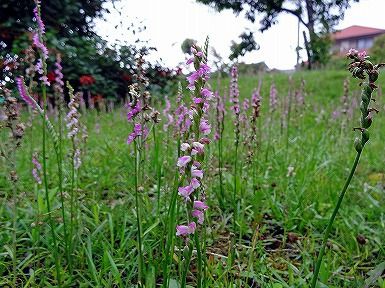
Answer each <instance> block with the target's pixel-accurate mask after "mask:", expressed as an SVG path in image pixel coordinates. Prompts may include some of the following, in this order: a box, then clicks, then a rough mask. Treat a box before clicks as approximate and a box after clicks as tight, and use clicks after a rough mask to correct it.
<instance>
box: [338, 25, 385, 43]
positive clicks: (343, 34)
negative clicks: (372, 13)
mask: <svg viewBox="0 0 385 288" xmlns="http://www.w3.org/2000/svg"><path fill="white" fill-rule="evenodd" d="M383 33H385V30H384V29H377V28H371V27H364V26H358V25H354V26H350V27H348V28H345V29H342V30H340V31H337V32H335V33H333V35H332V39H334V40H343V39H349V38H355V37H362V36H371V35H378V34H383Z"/></svg>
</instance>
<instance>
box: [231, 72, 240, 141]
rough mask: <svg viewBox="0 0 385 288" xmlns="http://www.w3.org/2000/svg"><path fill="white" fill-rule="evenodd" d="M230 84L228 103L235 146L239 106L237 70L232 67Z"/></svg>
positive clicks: (237, 138)
mask: <svg viewBox="0 0 385 288" xmlns="http://www.w3.org/2000/svg"><path fill="white" fill-rule="evenodd" d="M230 74H231V75H230V76H231V83H230V102H231V103H232V106H231V110H232V111H233V112H234V116H235V121H234V125H235V128H234V132H235V144H236V145H238V143H239V136H240V132H241V131H240V129H239V125H240V119H239V118H240V113H241V110H240V106H239V88H238V68H237V66H235V65H234V66H233V67H232V68H231V72H230Z"/></svg>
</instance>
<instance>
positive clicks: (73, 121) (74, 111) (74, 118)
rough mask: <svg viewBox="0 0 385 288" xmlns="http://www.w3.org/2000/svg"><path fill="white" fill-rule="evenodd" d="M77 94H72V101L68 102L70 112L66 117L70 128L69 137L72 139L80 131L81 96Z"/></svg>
mask: <svg viewBox="0 0 385 288" xmlns="http://www.w3.org/2000/svg"><path fill="white" fill-rule="evenodd" d="M76 95H77V94H75V95H71V96H72V97H71V99H70V102H69V103H68V108H69V112H68V113H67V117H66V119H65V120H66V122H67V124H66V126H67V129H68V134H67V137H68V138H70V139H74V138H75V137H76V135H77V134H78V133H79V117H80V114H79V111H78V109H79V98H78V97H76Z"/></svg>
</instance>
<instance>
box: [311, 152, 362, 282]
mask: <svg viewBox="0 0 385 288" xmlns="http://www.w3.org/2000/svg"><path fill="white" fill-rule="evenodd" d="M361 153H362V151H361V152H357V155H356V158H355V160H354V163H353V166H352V169H351V170H350V174H349V177H348V178H347V179H346V182H345V185H344V187H343V189H342V191H341V193H340V196H339V197H338V201H337V204H336V206H335V207H334V211H333V214H332V216H331V217H330V220H329V223H328V226H327V227H326V230H325V234H324V237H323V241H322V247H321V250H320V252H319V254H318V259H317V263H316V266H315V270H314V274H313V279H312V283H311V288H315V287H316V285H317V280H318V274H319V271H320V268H321V264H322V257H323V256H324V254H325V248H326V244H327V241H328V239H329V234H330V232H331V229H332V225H333V222H334V219H335V218H336V216H337V213H338V210H339V209H340V206H341V203H342V200H343V199H344V196H345V193H346V190H347V189H348V187H349V184H350V181H351V180H352V178H353V175H354V172H355V171H356V168H357V165H358V161H359V160H360V156H361Z"/></svg>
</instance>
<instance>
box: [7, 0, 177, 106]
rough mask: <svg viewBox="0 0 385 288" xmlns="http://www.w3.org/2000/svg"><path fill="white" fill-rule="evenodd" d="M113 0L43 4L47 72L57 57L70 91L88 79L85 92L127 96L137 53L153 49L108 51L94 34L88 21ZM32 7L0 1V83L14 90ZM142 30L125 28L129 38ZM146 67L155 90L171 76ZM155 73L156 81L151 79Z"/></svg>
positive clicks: (26, 1)
mask: <svg viewBox="0 0 385 288" xmlns="http://www.w3.org/2000/svg"><path fill="white" fill-rule="evenodd" d="M112 1H117V0H93V1H90V0H49V1H48V0H45V1H43V2H42V5H41V10H42V18H43V21H44V24H45V27H46V35H45V36H46V37H45V40H46V44H47V47H48V49H49V50H50V59H49V61H47V63H48V72H52V71H53V70H54V66H53V63H54V61H55V54H56V53H60V54H61V56H62V66H63V74H64V77H65V80H69V81H70V82H71V85H72V86H73V87H74V88H75V89H81V88H82V87H81V86H82V85H81V83H80V78H81V77H82V76H92V79H94V83H93V84H92V85H89V86H88V87H87V89H88V90H89V91H90V92H91V93H92V94H93V95H95V96H96V95H99V96H102V97H104V98H115V99H116V98H120V97H125V95H126V94H127V89H128V85H129V84H131V82H132V80H133V78H132V75H133V73H134V72H135V69H136V58H137V56H138V54H139V53H143V54H148V53H149V51H151V50H153V49H154V48H153V47H147V43H146V42H142V41H140V40H139V39H138V40H136V41H135V43H127V42H121V43H120V45H113V46H112V47H111V46H110V45H108V43H107V42H106V41H105V40H103V39H102V38H101V37H100V36H98V35H97V34H96V33H95V31H94V29H93V28H94V24H93V23H94V22H93V20H94V19H95V18H97V17H103V13H109V11H108V10H106V9H104V8H103V4H104V3H106V2H112ZM33 8H34V1H32V0H20V1H13V0H1V1H0V84H4V82H7V85H8V86H9V87H13V86H14V85H13V83H12V79H13V78H14V76H15V75H18V74H20V73H23V71H25V68H26V67H24V63H23V61H22V60H21V59H22V58H23V57H24V56H25V51H27V48H28V47H29V45H30V44H31V39H30V38H31V31H32V29H34V28H35V27H36V23H35V22H34V21H33V12H32V11H33ZM144 29H145V27H136V25H134V24H132V25H131V27H130V30H131V32H132V33H133V34H135V33H136V32H138V31H139V32H141V31H143V30H144ZM10 67H11V68H12V69H11V68H10ZM146 67H147V68H148V69H147V74H148V76H150V82H151V83H153V84H154V85H156V87H158V88H157V89H158V90H159V89H163V87H165V86H166V81H167V80H169V79H171V78H172V77H173V76H174V74H172V73H169V71H168V70H167V69H164V68H163V67H160V66H159V65H152V64H149V63H148V65H147V66H146ZM164 71H165V73H161V72H164ZM166 72H167V73H166ZM157 73H158V74H159V73H160V74H161V77H160V76H159V75H158V74H157ZM155 74H156V78H151V76H154V77H155ZM4 79H5V81H4ZM159 87H160V88H159ZM50 89H51V88H48V92H50Z"/></svg>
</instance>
